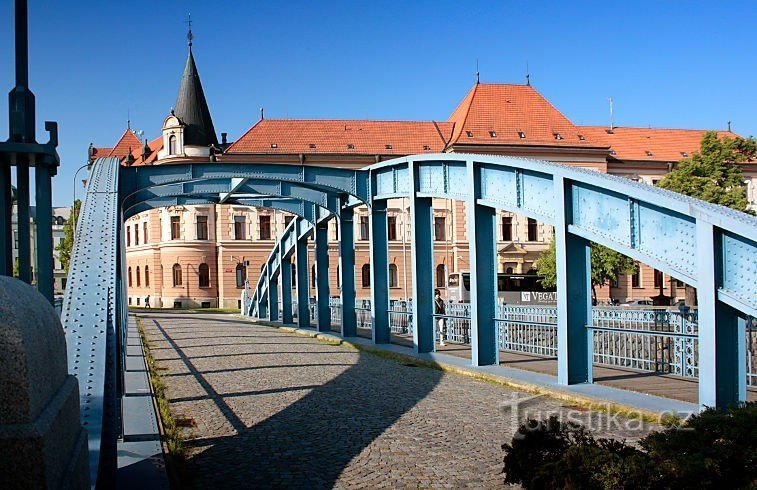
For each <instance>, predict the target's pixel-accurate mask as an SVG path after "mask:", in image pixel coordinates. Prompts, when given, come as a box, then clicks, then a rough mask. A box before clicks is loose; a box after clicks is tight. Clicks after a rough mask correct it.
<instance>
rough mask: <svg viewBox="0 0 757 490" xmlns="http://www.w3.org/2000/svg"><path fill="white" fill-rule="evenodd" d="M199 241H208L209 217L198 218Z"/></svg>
mask: <svg viewBox="0 0 757 490" xmlns="http://www.w3.org/2000/svg"><path fill="white" fill-rule="evenodd" d="M197 239H198V240H207V239H208V217H207V216H198V217H197Z"/></svg>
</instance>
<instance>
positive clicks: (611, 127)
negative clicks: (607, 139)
mask: <svg viewBox="0 0 757 490" xmlns="http://www.w3.org/2000/svg"><path fill="white" fill-rule="evenodd" d="M607 100H608V101H609V102H610V131H612V130H614V129H615V124H614V123H613V120H612V117H613V114H612V97H607Z"/></svg>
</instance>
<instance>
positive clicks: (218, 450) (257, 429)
mask: <svg viewBox="0 0 757 490" xmlns="http://www.w3.org/2000/svg"><path fill="white" fill-rule="evenodd" d="M140 318H141V324H142V326H143V327H144V329H145V332H146V333H147V335H148V338H149V339H150V342H151V347H152V353H153V356H154V357H155V359H156V360H157V362H158V364H159V366H160V367H161V369H162V370H163V375H164V376H165V381H166V385H167V389H168V395H169V398H170V401H171V410H172V412H173V413H174V415H175V416H179V417H186V418H191V419H194V422H195V423H196V426H195V427H192V428H189V429H186V431H187V433H186V434H185V435H186V436H187V438H188V439H189V442H188V445H189V448H190V450H189V454H190V455H189V467H190V471H191V473H192V477H191V481H190V482H189V487H190V488H255V487H287V488H292V487H303V488H331V487H335V488H360V487H362V488H366V487H370V488H374V487H402V488H407V487H410V488H419V487H420V488H459V487H475V488H482V487H483V488H497V487H502V486H503V478H502V474H501V472H502V457H503V452H502V449H501V445H502V443H504V442H509V441H510V440H511V439H512V436H513V434H514V432H515V429H516V428H517V420H518V419H517V417H515V416H514V414H513V411H512V410H509V409H507V408H505V407H506V406H507V403H508V402H511V401H512V400H514V399H515V398H523V397H528V396H529V395H528V394H525V393H520V394H517V392H515V391H513V390H512V389H509V388H505V387H502V386H500V385H496V384H493V383H488V382H483V381H477V380H475V379H472V378H468V377H464V376H459V375H454V374H447V373H443V372H441V371H437V370H434V369H429V368H425V367H418V366H412V365H406V364H403V363H400V362H397V361H394V360H390V359H385V358H382V357H378V356H375V355H372V354H367V353H364V352H360V351H357V350H353V349H352V348H349V347H345V346H333V345H329V344H326V343H323V342H319V341H317V340H315V339H311V338H308V337H303V336H298V335H295V334H291V333H287V332H284V331H281V330H278V329H275V328H271V327H265V326H259V325H255V324H252V323H250V322H249V321H246V320H242V319H239V318H238V317H235V316H233V315H224V314H211V313H206V314H201V313H189V312H151V313H145V314H140ZM523 405H528V410H529V412H530V413H532V414H534V413H537V412H538V413H540V414H543V413H548V412H558V411H560V412H562V413H563V416H572V417H573V418H578V419H580V420H582V421H583V422H585V423H588V422H591V423H590V424H589V426H590V427H598V426H607V425H610V430H604V431H602V430H600V431H597V432H596V433H598V434H600V435H605V436H608V435H609V436H613V437H616V438H626V439H628V440H635V439H637V438H639V437H641V436H643V435H644V434H645V433H646V431H647V430H648V429H647V428H641V429H640V428H639V426H640V425H641V424H640V423H639V422H636V421H628V420H625V419H621V418H614V421H615V424H614V425H613V424H609V421H610V419H609V418H608V416H603V415H600V414H597V413H591V412H587V411H585V410H582V409H575V410H572V411H570V412H568V411H569V410H571V409H572V408H575V407H566V406H564V405H563V404H561V402H559V401H557V400H554V399H551V398H548V397H543V396H542V397H537V398H534V399H532V400H530V401H529V402H528V403H526V404H523ZM520 413H521V414H522V410H521V412H520ZM599 421H604V422H605V423H600V422H599Z"/></svg>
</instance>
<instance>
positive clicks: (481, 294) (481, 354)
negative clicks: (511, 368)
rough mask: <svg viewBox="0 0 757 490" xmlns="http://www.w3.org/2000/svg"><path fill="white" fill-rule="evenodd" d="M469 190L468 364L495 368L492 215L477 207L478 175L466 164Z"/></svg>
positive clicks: (479, 188) (470, 162)
mask: <svg viewBox="0 0 757 490" xmlns="http://www.w3.org/2000/svg"><path fill="white" fill-rule="evenodd" d="M468 180H469V185H470V189H471V194H470V196H471V197H470V199H469V201H468V203H467V204H468V206H467V207H468V237H469V238H470V243H471V253H470V271H471V290H470V297H471V363H472V364H473V365H474V366H486V365H490V364H499V348H498V346H497V337H498V336H497V326H496V322H495V321H494V317H495V316H496V309H497V248H496V231H495V230H496V224H495V219H496V211H495V209H494V208H491V207H488V206H482V205H481V204H477V202H476V201H477V199H478V198H479V197H480V196H481V175H480V172H479V169H478V168H476V167H475V166H474V163H473V161H468Z"/></svg>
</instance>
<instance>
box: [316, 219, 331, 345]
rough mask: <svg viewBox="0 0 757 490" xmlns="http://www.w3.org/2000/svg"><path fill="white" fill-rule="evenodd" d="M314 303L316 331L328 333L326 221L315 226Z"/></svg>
mask: <svg viewBox="0 0 757 490" xmlns="http://www.w3.org/2000/svg"><path fill="white" fill-rule="evenodd" d="M315 302H316V308H317V309H318V331H319V332H328V331H330V330H331V307H330V306H329V225H328V221H321V222H320V223H317V224H316V225H315Z"/></svg>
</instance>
